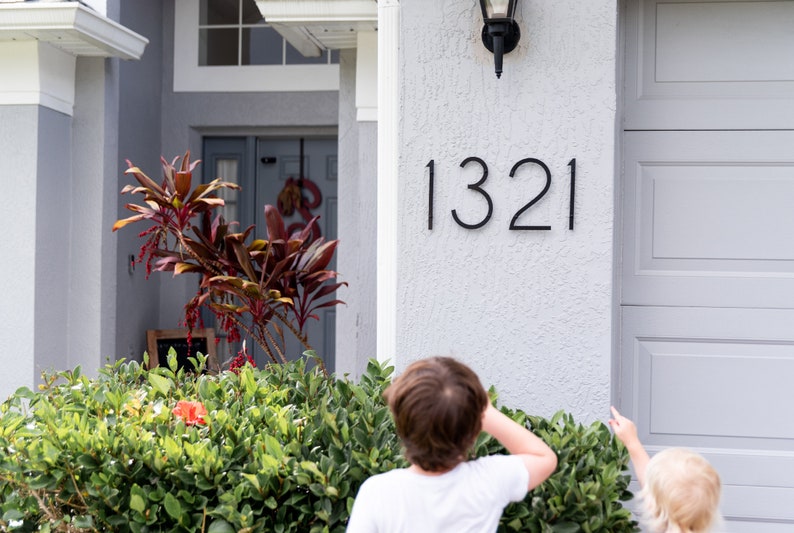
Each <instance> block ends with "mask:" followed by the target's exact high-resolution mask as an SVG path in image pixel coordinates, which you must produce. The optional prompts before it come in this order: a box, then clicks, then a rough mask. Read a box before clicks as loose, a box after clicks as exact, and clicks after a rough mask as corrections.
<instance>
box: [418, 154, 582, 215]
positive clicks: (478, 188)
mask: <svg viewBox="0 0 794 533" xmlns="http://www.w3.org/2000/svg"><path fill="white" fill-rule="evenodd" d="M468 164H477V165H479V166H480V168H481V169H482V173H481V175H480V179H479V180H477V181H476V182H474V183H470V184H468V185H467V186H466V187H467V188H468V189H470V190H472V191H475V192H477V193H478V194H480V195H481V196H482V197H483V198H484V199H485V201H486V202H487V204H488V212H487V213H486V214H485V216H484V217H483V218H482V220H480V221H479V222H476V223H471V224H470V223H467V222H464V221H463V220H461V218H460V217H459V216H458V211H457V209H453V210H452V218H453V219H454V220H455V222H456V223H457V224H458V225H459V226H461V227H463V228H466V229H477V228H481V227H483V226H484V225H485V224H487V223H488V221H489V220H490V219H491V215H492V214H493V200H492V199H491V195H490V194H488V192H487V191H486V190H485V189H484V188H483V185H484V184H485V181H486V180H487V179H488V165H487V164H486V163H485V161H483V160H482V159H480V158H479V157H467V158H466V159H464V160H463V161H461V163H460V166H461V168H462V167H465V166H466V165H468ZM523 165H537V166H539V167H540V168H541V169H543V172H544V173H545V174H546V185H545V186H544V187H543V190H542V191H540V192H539V193H538V194H537V195H535V197H534V198H532V199H531V200H530V201H529V202H527V203H526V204H524V205H523V206H522V207H521V208H520V209H519V210H518V211H516V212H515V214H514V215H513V218H512V219H511V220H510V227H509V229H511V230H550V229H551V226H523V225H520V224H518V219H519V218H520V217H521V215H523V214H524V213H525V212H526V211H527V210H529V208H530V207H532V206H533V205H535V204H536V203H537V202H538V201H540V199H541V198H543V196H545V194H546V193H547V192H548V191H549V187H550V186H551V171H550V170H549V167H548V166H546V163H544V162H543V161H541V160H540V159H535V158H534V157H527V158H525V159H522V160H520V161H518V162H517V163H516V164H515V165H513V168H511V169H510V177H511V178H512V177H514V176H515V175H516V171H517V170H518V169H519V168H520V167H521V166H523ZM435 166H436V165H435V160H434V159H431V160H430V161H429V162H428V163H427V165H425V167H426V168H427V169H428V171H429V178H430V179H429V182H428V209H427V229H429V230H432V229H433V199H434V190H433V188H434V180H435ZM568 167H570V182H571V194H570V198H569V204H568V229H569V230H573V220H574V192H575V190H576V158H573V159H571V160H570V161H569V162H568Z"/></svg>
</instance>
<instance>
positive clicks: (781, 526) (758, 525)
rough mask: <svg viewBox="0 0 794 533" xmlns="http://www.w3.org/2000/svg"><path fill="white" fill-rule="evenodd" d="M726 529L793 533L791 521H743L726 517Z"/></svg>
mask: <svg viewBox="0 0 794 533" xmlns="http://www.w3.org/2000/svg"><path fill="white" fill-rule="evenodd" d="M724 531H728V532H730V533H791V523H774V522H769V523H764V522H742V521H738V520H730V519H729V518H726V520H725V529H724Z"/></svg>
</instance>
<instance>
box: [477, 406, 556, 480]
mask: <svg viewBox="0 0 794 533" xmlns="http://www.w3.org/2000/svg"><path fill="white" fill-rule="evenodd" d="M482 430H483V431H485V432H486V433H488V434H490V435H491V436H492V437H494V438H495V439H496V440H498V441H499V442H501V443H502V445H503V446H504V447H505V448H507V451H508V452H510V454H511V455H517V456H520V457H521V458H522V460H523V461H524V466H526V468H527V472H529V486H528V490H532V489H534V488H535V487H537V486H538V485H540V484H541V483H543V482H544V481H546V479H547V478H548V477H549V476H550V475H551V474H552V472H554V469H555V468H557V454H555V453H554V451H553V450H552V449H551V448H549V447H548V446H547V445H546V443H545V442H543V441H542V440H541V439H539V438H538V437H537V436H536V435H535V434H534V433H532V432H531V431H529V430H528V429H527V428H525V427H523V426H521V425H520V424H517V423H516V422H514V421H513V420H512V419H510V417H508V416H507V415H505V414H503V413H502V412H501V411H499V410H498V409H497V408H496V407H494V406H493V405H490V404H489V405H488V407H486V408H485V411H484V412H483V416H482Z"/></svg>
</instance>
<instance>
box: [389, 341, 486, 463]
mask: <svg viewBox="0 0 794 533" xmlns="http://www.w3.org/2000/svg"><path fill="white" fill-rule="evenodd" d="M383 396H384V398H385V399H386V401H387V402H388V404H389V408H390V409H391V412H392V415H393V417H394V423H395V425H396V427H397V434H398V435H399V436H400V439H401V440H402V443H403V446H404V447H405V456H406V458H407V459H408V461H410V462H411V463H412V464H416V465H418V466H419V467H421V468H422V469H423V470H427V471H429V472H445V471H447V470H450V469H452V468H454V467H455V466H456V465H457V464H458V463H460V462H462V461H464V460H465V459H466V456H467V455H468V452H469V450H470V449H471V447H472V445H473V444H474V441H475V439H476V438H477V435H479V434H480V431H481V430H482V414H483V412H484V411H485V408H486V406H487V405H488V403H489V399H488V393H486V392H485V389H484V388H483V386H482V384H481V383H480V380H479V378H478V377H477V374H475V373H474V371H472V370H471V369H470V368H469V367H468V366H466V365H464V364H463V363H461V362H459V361H457V360H455V359H453V358H451V357H430V358H427V359H422V360H419V361H416V362H414V363H412V364H411V365H409V366H408V368H406V370H405V372H403V373H402V374H401V375H400V376H399V377H398V378H397V379H395V380H394V382H393V383H392V384H391V385H390V386H389V387H388V388H387V389H386V391H385V392H384V393H383Z"/></svg>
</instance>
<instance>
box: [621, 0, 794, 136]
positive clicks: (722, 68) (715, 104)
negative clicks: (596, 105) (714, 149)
mask: <svg viewBox="0 0 794 533" xmlns="http://www.w3.org/2000/svg"><path fill="white" fill-rule="evenodd" d="M626 4H627V9H626V17H627V27H628V28H630V29H632V31H630V32H629V33H628V34H627V43H628V44H627V48H626V77H625V78H626V111H627V113H626V126H625V127H626V129H629V130H634V129H766V128H787V127H789V128H790V127H792V125H794V106H792V103H794V40H792V38H791V34H790V30H791V28H792V27H794V2H791V1H766V2H765V1H735V0H704V1H700V2H681V1H670V0H667V1H664V0H631V1H629V2H627V3H626Z"/></svg>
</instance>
